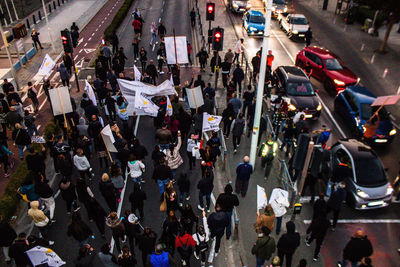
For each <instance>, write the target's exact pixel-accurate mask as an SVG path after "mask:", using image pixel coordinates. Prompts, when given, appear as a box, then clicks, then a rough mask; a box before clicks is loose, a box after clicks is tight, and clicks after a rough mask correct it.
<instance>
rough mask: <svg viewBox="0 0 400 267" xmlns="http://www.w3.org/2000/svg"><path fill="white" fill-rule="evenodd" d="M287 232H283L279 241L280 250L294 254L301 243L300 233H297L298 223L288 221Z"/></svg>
mask: <svg viewBox="0 0 400 267" xmlns="http://www.w3.org/2000/svg"><path fill="white" fill-rule="evenodd" d="M286 229H287V233H286V234H283V235H282V236H281V238H279V241H278V245H277V248H278V251H281V252H283V253H285V254H293V253H294V252H295V251H296V248H297V247H298V246H299V245H300V234H299V233H296V232H295V230H296V225H295V224H294V223H293V222H292V221H288V222H287V223H286Z"/></svg>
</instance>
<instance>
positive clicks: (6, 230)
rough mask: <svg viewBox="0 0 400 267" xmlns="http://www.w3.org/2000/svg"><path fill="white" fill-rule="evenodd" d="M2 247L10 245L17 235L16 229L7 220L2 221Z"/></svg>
mask: <svg viewBox="0 0 400 267" xmlns="http://www.w3.org/2000/svg"><path fill="white" fill-rule="evenodd" d="M0 233H1V235H0V247H9V246H11V244H12V243H13V241H14V239H15V238H16V237H17V233H16V232H15V231H14V229H13V228H12V227H11V226H10V225H9V224H8V223H7V222H5V221H2V222H0Z"/></svg>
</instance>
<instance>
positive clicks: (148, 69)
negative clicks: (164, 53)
mask: <svg viewBox="0 0 400 267" xmlns="http://www.w3.org/2000/svg"><path fill="white" fill-rule="evenodd" d="M146 73H147V74H148V75H149V76H150V77H153V78H155V77H157V76H158V73H157V68H156V66H155V65H154V64H149V65H148V66H147V67H146Z"/></svg>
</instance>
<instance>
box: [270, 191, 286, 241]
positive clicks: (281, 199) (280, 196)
mask: <svg viewBox="0 0 400 267" xmlns="http://www.w3.org/2000/svg"><path fill="white" fill-rule="evenodd" d="M269 204H270V205H271V207H272V209H273V210H274V214H275V218H276V227H275V231H276V235H279V234H280V232H281V226H282V219H283V215H285V214H286V212H287V210H286V208H288V207H289V193H288V192H287V191H285V190H282V189H280V188H274V189H273V190H272V193H271V197H270V199H269Z"/></svg>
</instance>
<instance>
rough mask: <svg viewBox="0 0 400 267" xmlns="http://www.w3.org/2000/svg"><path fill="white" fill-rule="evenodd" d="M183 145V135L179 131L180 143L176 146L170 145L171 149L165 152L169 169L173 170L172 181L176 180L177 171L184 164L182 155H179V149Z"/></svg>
mask: <svg viewBox="0 0 400 267" xmlns="http://www.w3.org/2000/svg"><path fill="white" fill-rule="evenodd" d="M181 145H182V138H181V133H180V132H179V131H178V143H177V144H176V145H174V144H172V143H171V144H170V145H169V148H167V149H166V152H165V160H166V161H167V164H168V167H170V168H171V172H172V180H173V181H174V180H175V174H176V170H177V169H178V167H179V166H180V165H182V163H183V159H182V157H181V154H180V153H179V149H180V148H181Z"/></svg>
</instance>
